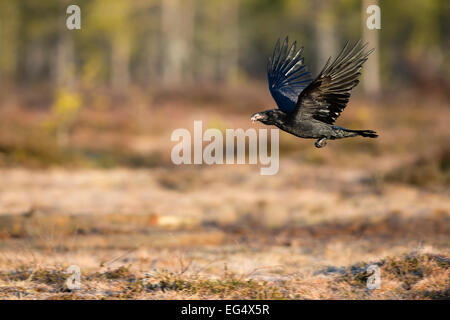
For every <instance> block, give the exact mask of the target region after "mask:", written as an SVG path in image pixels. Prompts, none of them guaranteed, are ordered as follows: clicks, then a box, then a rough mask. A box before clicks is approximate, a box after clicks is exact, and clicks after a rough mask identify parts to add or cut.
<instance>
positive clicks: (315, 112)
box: [293, 40, 374, 124]
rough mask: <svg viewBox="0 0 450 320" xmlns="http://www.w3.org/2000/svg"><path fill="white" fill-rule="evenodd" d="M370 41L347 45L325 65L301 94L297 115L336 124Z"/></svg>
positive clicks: (299, 118)
mask: <svg viewBox="0 0 450 320" xmlns="http://www.w3.org/2000/svg"><path fill="white" fill-rule="evenodd" d="M366 47H367V43H366V44H364V45H362V43H361V40H360V41H358V42H357V43H356V44H355V45H354V46H350V45H349V43H348V42H347V44H346V45H345V47H344V49H342V51H341V53H339V55H338V56H337V57H336V59H334V61H333V62H332V63H331V64H330V59H331V58H330V59H328V61H327V63H326V64H325V66H324V68H323V69H322V71H321V72H320V74H319V75H318V76H317V78H316V79H314V81H313V82H311V84H310V85H309V86H308V87H307V88H305V90H303V91H302V93H301V94H300V96H299V97H298V101H297V105H296V108H295V110H294V113H293V116H294V117H295V118H296V119H298V120H306V119H311V118H313V119H316V120H319V121H322V122H325V123H328V124H333V123H334V121H336V119H337V118H338V117H339V115H340V114H341V112H342V111H343V110H344V108H345V107H346V105H347V103H348V100H349V98H350V91H351V90H352V89H353V88H354V87H355V86H356V85H357V84H358V83H359V80H358V78H359V76H360V74H361V73H360V71H361V68H362V65H363V64H364V62H365V61H366V60H367V57H368V56H369V54H371V53H372V51H373V50H374V49H372V50H370V51H367V52H365V49H366Z"/></svg>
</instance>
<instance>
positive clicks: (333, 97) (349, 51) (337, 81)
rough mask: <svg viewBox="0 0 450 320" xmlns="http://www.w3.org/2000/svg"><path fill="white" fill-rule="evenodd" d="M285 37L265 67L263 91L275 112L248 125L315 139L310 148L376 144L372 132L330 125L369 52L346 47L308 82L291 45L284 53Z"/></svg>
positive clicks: (308, 76)
mask: <svg viewBox="0 0 450 320" xmlns="http://www.w3.org/2000/svg"><path fill="white" fill-rule="evenodd" d="M288 43H289V40H288V37H286V39H285V40H284V42H283V45H281V46H280V39H278V41H277V44H276V46H275V50H274V52H273V55H272V58H269V62H268V65H267V76H268V81H269V90H270V93H271V94H272V97H273V99H274V100H275V102H276V103H277V105H278V109H273V110H266V111H263V112H258V113H255V114H254V115H252V117H251V118H250V119H251V120H252V121H260V122H262V123H264V124H267V125H275V126H277V127H278V128H280V129H281V130H283V131H286V132H288V133H290V134H293V135H295V136H297V137H300V138H306V139H317V141H316V142H315V143H314V145H315V146H316V147H317V148H322V147H324V146H325V145H326V144H327V140H335V139H341V138H347V137H355V136H362V137H369V138H376V137H378V134H377V133H376V132H375V131H372V130H352V129H346V128H343V127H340V126H337V125H335V124H334V122H335V121H336V119H337V118H338V117H339V115H340V114H341V112H342V111H343V110H344V108H345V107H346V105H347V103H348V100H349V98H350V91H351V90H352V89H353V88H354V87H355V86H356V85H357V84H358V83H359V80H358V78H359V76H360V74H361V73H360V71H361V68H362V65H363V63H364V62H365V61H366V60H367V57H368V56H369V54H371V53H372V51H373V50H374V49H372V50H369V51H367V52H366V51H365V50H366V47H367V43H366V44H364V45H363V44H362V43H361V40H359V41H358V42H357V43H356V44H355V45H353V46H351V45H349V43H348V42H347V44H346V45H345V46H344V48H343V49H342V51H341V52H340V53H339V54H338V56H337V57H336V59H334V61H333V62H331V63H330V61H331V57H330V58H329V59H328V61H327V63H326V64H325V66H324V67H323V69H322V71H321V72H320V73H319V75H318V76H317V77H316V78H315V79H314V80H313V79H312V77H311V73H310V72H309V71H308V70H307V68H306V66H305V64H304V58H303V56H302V53H303V47H301V48H300V49H299V50H298V51H297V42H296V41H295V42H294V43H293V44H292V46H291V47H290V48H288Z"/></svg>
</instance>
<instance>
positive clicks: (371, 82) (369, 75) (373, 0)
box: [361, 0, 380, 97]
mask: <svg viewBox="0 0 450 320" xmlns="http://www.w3.org/2000/svg"><path fill="white" fill-rule="evenodd" d="M372 4H375V5H379V3H378V0H364V1H363V2H362V8H361V9H362V10H361V15H362V19H361V20H362V29H363V30H362V31H363V32H362V34H363V40H364V42H368V43H369V48H375V51H374V52H372V54H371V55H370V56H369V59H368V60H367V61H366V63H365V64H364V72H363V73H362V80H363V81H362V85H363V89H364V92H365V93H366V94H367V95H370V96H373V97H376V96H377V95H378V94H379V92H380V66H379V59H380V58H379V52H380V46H379V39H378V37H379V30H378V29H373V30H369V28H368V27H367V24H366V22H367V18H368V17H369V14H367V12H366V10H367V7H368V6H369V5H372Z"/></svg>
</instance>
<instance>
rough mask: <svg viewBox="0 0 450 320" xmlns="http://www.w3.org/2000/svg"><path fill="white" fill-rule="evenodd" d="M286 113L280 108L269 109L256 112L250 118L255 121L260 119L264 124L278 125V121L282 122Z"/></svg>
mask: <svg viewBox="0 0 450 320" xmlns="http://www.w3.org/2000/svg"><path fill="white" fill-rule="evenodd" d="M285 116H286V114H285V113H284V112H283V111H281V110H279V109H273V110H267V111H262V112H258V113H255V114H254V115H252V116H251V118H250V120H252V121H253V122H255V121H260V122H262V123H264V124H273V125H276V124H277V123H280V121H283V120H282V119H284V118H285Z"/></svg>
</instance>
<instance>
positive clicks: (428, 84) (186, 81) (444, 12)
mask: <svg viewBox="0 0 450 320" xmlns="http://www.w3.org/2000/svg"><path fill="white" fill-rule="evenodd" d="M72 2H73V1H72ZM72 2H71V1H59V0H53V1H52V0H46V1H39V2H37V1H31V0H23V1H14V0H3V1H1V3H0V48H1V50H2V54H1V57H0V80H1V87H0V91H1V96H2V101H1V102H0V103H1V106H2V107H3V108H2V112H3V114H2V120H3V121H2V122H4V123H3V125H2V128H3V130H2V132H3V134H0V155H1V156H0V163H2V162H3V163H14V162H16V161H18V162H19V163H26V162H30V163H31V162H32V161H27V160H32V159H33V158H36V161H37V162H38V165H41V164H44V165H45V163H46V162H47V161H48V162H49V163H50V164H52V163H53V162H58V161H63V162H64V161H66V160H68V161H69V162H70V161H72V162H73V161H74V159H73V157H72V156H73V153H72V155H71V156H68V158H67V159H58V157H59V156H63V154H61V153H58V150H59V148H60V147H70V149H72V151H73V150H74V149H76V146H77V142H76V137H72V138H71V136H73V135H74V134H75V131H76V130H77V129H80V130H81V129H82V127H83V120H82V114H83V112H84V113H86V114H87V113H89V111H91V112H95V111H97V114H99V113H101V112H100V110H103V111H104V112H107V109H108V108H109V107H113V106H115V107H119V106H122V109H123V110H122V111H118V113H121V112H122V113H123V112H125V113H126V111H125V109H127V110H129V109H130V108H132V110H133V111H134V114H135V116H134V117H135V118H138V119H133V116H132V115H131V117H128V118H126V119H124V118H123V119H124V120H128V121H127V123H126V124H123V126H125V127H131V128H130V129H135V130H137V132H135V133H139V130H140V129H142V127H143V126H145V123H144V122H145V121H144V119H143V117H142V116H144V114H145V110H148V109H149V108H153V109H159V110H164V106H165V105H166V104H167V103H170V102H171V101H174V100H177V101H180V100H185V102H187V101H188V100H190V102H192V103H191V104H196V105H197V106H202V105H205V104H208V103H210V102H211V99H212V100H215V101H219V100H224V99H225V100H227V101H228V102H229V104H230V105H234V106H237V107H236V108H235V109H236V110H238V109H240V110H241V111H242V112H244V113H249V114H250V113H251V112H253V111H258V110H259V109H258V107H259V106H261V104H265V105H267V104H272V105H273V102H272V101H270V100H268V99H267V98H268V97H269V95H268V92H267V91H266V90H265V88H264V86H266V84H265V82H266V63H267V58H268V57H269V56H270V55H271V53H272V50H273V47H274V45H275V42H276V40H277V39H278V38H280V37H281V38H284V37H285V36H286V35H288V36H290V39H291V40H292V41H293V40H297V41H298V42H299V43H300V45H302V46H304V47H305V57H306V60H305V61H306V63H307V65H308V66H309V69H310V70H311V71H312V72H313V74H317V73H318V72H319V71H320V68H321V66H322V65H323V64H324V63H325V61H326V60H327V59H328V57H329V56H335V55H336V54H337V53H338V51H339V50H340V49H341V48H342V47H343V45H344V43H345V42H346V41H348V40H350V41H356V40H357V39H360V38H362V39H364V40H365V41H368V42H369V43H370V45H371V46H372V47H375V48H376V51H375V53H374V54H372V56H371V58H370V59H369V60H368V62H367V63H366V64H365V66H364V70H365V72H363V76H362V78H363V79H362V86H360V88H357V90H356V92H360V91H361V90H363V93H364V94H366V97H369V98H377V97H387V96H388V95H390V96H391V97H392V96H394V97H399V96H400V92H402V91H409V92H410V93H414V94H417V95H419V96H427V97H428V96H435V95H438V96H440V97H444V98H445V99H447V98H448V92H449V90H448V89H449V74H450V61H449V56H448V50H449V46H450V37H449V36H448V21H449V20H450V16H449V15H450V9H449V6H450V5H449V2H448V1H445V0H433V1H420V0H414V1H380V2H379V3H378V2H377V1H369V0H364V1H361V0H342V1H324V0H322V1H292V0H281V1H266V0H229V1H219V0H215V1H203V0H185V1H181V0H139V1H121V0H113V1H110V0H89V1H88V0H86V1H76V2H75V3H76V4H78V5H79V6H80V7H81V30H68V29H67V28H66V26H65V24H66V18H67V17H68V16H69V15H68V14H66V8H67V6H68V5H69V4H72ZM377 3H378V4H379V5H380V7H381V11H382V17H381V20H382V22H381V25H382V29H381V30H379V31H377V30H372V31H371V30H368V29H367V28H366V19H367V18H368V16H369V14H367V13H366V8H367V7H368V5H370V4H377ZM381 93H383V94H381ZM208 99H209V100H208ZM199 100H201V101H199ZM373 101H375V100H373ZM5 106H7V107H9V109H8V108H5ZM12 106H15V107H19V108H21V109H23V108H25V109H32V110H29V111H27V112H31V113H29V117H30V118H32V114H36V115H38V116H40V117H38V118H34V120H36V121H32V120H30V122H27V123H23V122H24V118H23V117H19V118H21V119H20V120H18V121H19V123H17V122H16V121H9V117H10V116H12V115H11V112H9V113H8V112H7V110H10V108H11V107H12ZM83 110H84V111H83ZM154 112H155V111H154V110H153V113H154ZM12 113H14V112H12ZM136 114H137V115H136ZM98 116H99V117H100V118H101V115H98ZM91 118H92V117H91ZM97 120H98V121H97V125H98V127H99V129H100V127H102V125H101V124H100V123H99V122H101V119H97ZM134 120H136V121H134ZM0 121H1V120H0ZM95 121H96V120H93V122H95ZM105 121H106V120H105ZM13 123H14V124H13ZM20 123H23V125H24V128H22V129H23V130H24V131H23V132H22V134H19V135H18V136H16V137H15V139H16V140H18V139H19V140H20V136H21V135H23V134H24V133H26V132H31V131H30V129H32V128H33V127H34V126H35V125H37V127H36V129H37V131H38V132H37V133H36V132H31V133H30V134H29V135H28V136H26V137H25V138H24V139H23V140H26V141H25V142H24V144H25V146H22V147H20V144H21V142H20V141H17V144H18V145H19V146H17V144H16V143H15V142H11V139H10V137H9V136H8V134H7V133H5V131H6V132H10V133H11V132H14V131H17V130H16V129H18V128H19V127H18V125H19V124H20ZM116 125H118V124H116ZM11 126H12V128H11ZM88 126H89V125H88ZM104 127H105V126H104ZM115 129H118V128H115ZM5 134H6V137H4V135H5ZM30 136H31V137H38V138H37V139H36V140H37V144H42V143H43V141H47V140H48V144H49V145H46V146H39V145H36V144H33V141H32V140H33V139H31V140H30ZM2 137H3V138H2ZM52 139H53V140H54V142H55V143H56V144H55V143H52V141H51V140H52ZM55 139H56V140H55ZM71 139H72V140H71ZM88 140H89V139H88ZM52 145H53V146H54V147H55V148H56V149H55V150H52V149H51V147H52ZM17 148H18V149H19V150H17ZM29 148H31V149H32V150H28V149H29ZM49 148H50V149H49ZM35 149H36V150H35ZM78 149H79V148H78ZM82 149H83V148H82ZM84 149H86V148H84ZM16 151H17V152H16ZM66 151H67V150H66ZM35 153H42V156H43V157H44V158H45V157H47V159H43V161H41V160H42V159H39V156H37V157H36V155H35ZM75 153H76V152H75ZM58 154H59V155H58ZM78 155H79V156H81V157H82V158H83V157H84V158H86V157H87V158H89V152H86V150H84V151H83V152H81V154H80V153H78ZM10 156H11V157H10ZM66 156H67V153H66ZM63 157H64V156H63ZM153 158H154V157H153ZM95 162H96V160H95V161H94V163H95ZM106 162H107V161H106ZM138 162H139V161H138ZM30 163H28V164H30ZM97 163H98V161H97Z"/></svg>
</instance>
